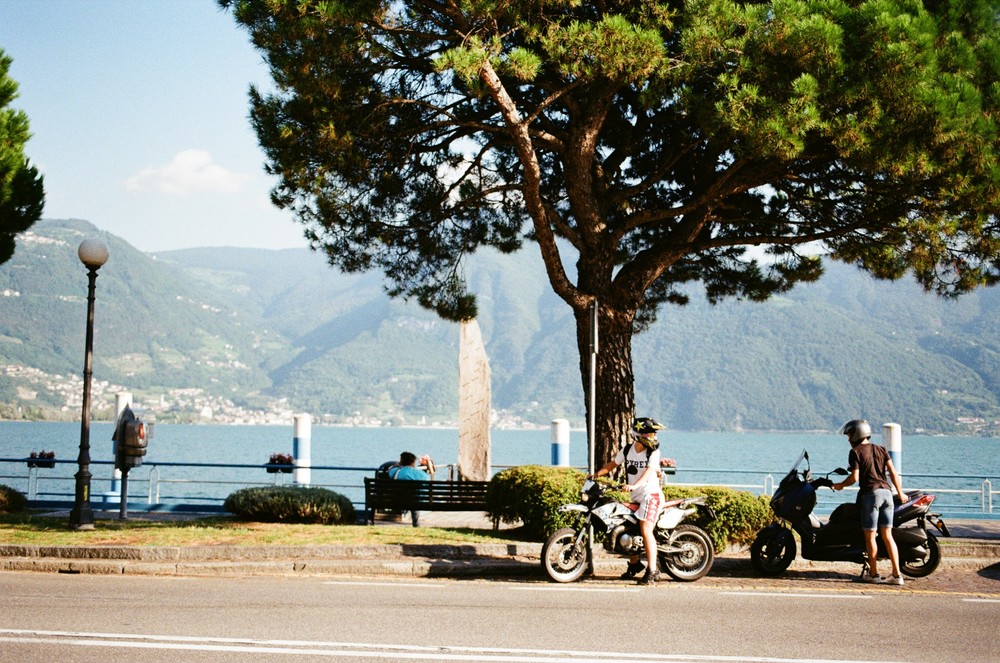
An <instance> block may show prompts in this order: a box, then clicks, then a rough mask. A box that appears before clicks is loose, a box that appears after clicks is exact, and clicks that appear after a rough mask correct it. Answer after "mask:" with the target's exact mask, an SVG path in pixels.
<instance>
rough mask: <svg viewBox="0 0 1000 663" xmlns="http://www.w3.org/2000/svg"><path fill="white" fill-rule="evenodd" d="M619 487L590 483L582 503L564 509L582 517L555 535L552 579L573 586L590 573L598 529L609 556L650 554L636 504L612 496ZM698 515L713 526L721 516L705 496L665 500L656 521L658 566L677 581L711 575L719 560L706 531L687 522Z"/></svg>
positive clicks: (548, 555) (548, 567)
mask: <svg viewBox="0 0 1000 663" xmlns="http://www.w3.org/2000/svg"><path fill="white" fill-rule="evenodd" d="M613 489H615V487H614V486H611V485H608V484H604V483H599V482H597V481H594V480H593V479H587V480H586V481H585V482H584V484H583V488H582V489H581V491H580V502H579V503H577V504H564V505H563V506H561V507H559V511H560V512H561V513H573V514H576V516H577V517H576V521H575V523H574V524H573V526H572V527H564V528H562V529H560V530H557V531H556V532H553V533H552V535H551V536H550V537H549V538H548V540H547V541H546V542H545V544H544V545H543V546H542V566H543V567H544V568H545V572H546V574H548V576H549V578H551V579H552V580H554V581H556V582H573V581H575V580H578V579H579V578H580V577H581V576H582V575H583V574H584V572H585V571H587V568H588V566H589V562H590V558H589V555H590V550H591V540H590V537H591V532H592V531H593V532H594V533H595V534H594V535H595V536H596V537H597V538H602V539H603V544H604V548H605V549H606V550H608V551H609V552H612V553H616V554H619V555H639V556H640V557H643V556H645V547H644V543H645V542H644V541H643V540H642V538H643V537H642V533H641V530H640V528H639V520H638V518H636V516H635V513H634V510H635V508H636V505H634V504H626V503H623V502H620V501H618V500H617V499H615V498H614V497H613V496H612V495H610V494H609V493H610V492H611V491H612V490H613ZM698 511H702V512H703V513H704V514H705V516H706V518H707V519H708V521H709V522H710V521H712V520H715V517H716V516H715V512H714V511H713V510H712V508H711V507H709V506H708V505H707V504H705V498H704V497H690V498H686V499H678V500H668V501H667V502H665V503H664V505H663V510H662V511H661V512H660V516H659V518H658V519H657V521H656V527H655V530H654V536H655V537H656V541H655V545H656V548H657V554H658V557H657V561H658V565H659V568H660V569H662V570H664V571H666V572H667V573H668V574H669V575H670V577H671V578H673V579H675V580H680V581H683V582H691V581H694V580H698V579H699V578H701V577H703V576H704V575H705V574H707V573H708V572H709V570H710V569H711V568H712V563H713V562H714V560H715V551H714V548H713V546H712V539H711V538H710V537H709V536H708V534H706V533H705V530H703V529H702V528H700V527H698V526H697V525H693V524H691V523H685V522H683V521H684V520H685V519H687V518H688V517H689V516H691V515H693V514H695V513H697V512H698ZM590 526H592V527H590Z"/></svg>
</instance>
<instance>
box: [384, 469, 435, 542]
mask: <svg viewBox="0 0 1000 663" xmlns="http://www.w3.org/2000/svg"><path fill="white" fill-rule="evenodd" d="M388 474H389V477H390V478H392V479H402V480H404V481H405V480H410V481H430V476H429V475H428V474H427V473H426V472H424V471H423V470H421V469H420V468H419V467H417V457H416V456H415V455H414V454H412V453H410V452H409V451H404V452H403V453H401V454H399V465H396V466H395V467H390V468H389V472H388ZM410 517H411V518H412V519H413V526H414V527H419V526H420V512H419V511H417V510H416V509H410Z"/></svg>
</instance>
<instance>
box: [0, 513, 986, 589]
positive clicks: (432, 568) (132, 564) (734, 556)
mask: <svg viewBox="0 0 1000 663" xmlns="http://www.w3.org/2000/svg"><path fill="white" fill-rule="evenodd" d="M98 517H99V518H100V517H101V515H100V514H98ZM107 517H109V518H110V517H114V516H112V515H110V514H109V515H108V516H107ZM151 517H155V516H151ZM946 522H947V525H948V528H949V530H950V531H951V534H952V536H951V537H939V543H940V544H941V549H942V563H941V567H942V568H953V569H977V570H981V569H986V568H990V569H997V570H998V571H1000V520H986V519H984V520H971V519H970V520H952V521H946ZM421 524H422V525H423V526H428V527H472V528H479V529H487V528H490V527H492V523H491V521H490V520H489V519H488V518H487V517H486V516H485V514H482V513H437V512H435V513H424V514H421ZM379 526H384V527H401V526H405V527H410V524H409V522H408V521H407V522H405V523H398V524H397V523H381V524H380V525H379ZM541 547H542V546H541V544H540V543H528V542H517V541H511V542H508V543H488V544H456V545H448V544H434V545H416V544H403V545H317V546H308V545H305V546H194V547H175V546H162V547H143V546H21V545H12V544H0V570H5V571H37V572H50V573H69V574H77V573H88V574H113V575H123V574H124V575H160V576H230V577H237V576H248V575H303V576H314V575H322V576H326V575H333V576H403V577H426V578H434V577H437V578H445V577H456V578H458V577H466V578H473V577H474V578H497V577H506V578H511V577H517V578H526V579H538V580H542V579H544V578H545V575H544V572H543V570H542V568H541V564H540V561H539V560H540V557H541ZM622 564H623V561H622V558H621V557H618V556H616V555H609V554H606V553H605V552H604V550H603V549H602V548H600V547H597V548H595V559H594V570H595V576H602V575H607V576H609V577H616V576H617V575H618V574H619V573H621V571H622V568H623V566H622ZM823 565H825V567H827V568H834V567H841V568H843V574H845V575H849V574H851V573H855V574H856V571H855V569H856V568H857V565H856V564H850V565H847V566H848V567H850V568H849V569H848V568H846V567H845V565H844V564H843V563H819V562H809V561H805V560H801V559H800V558H798V559H796V561H795V562H793V564H792V567H791V569H790V571H792V572H796V571H798V572H800V573H806V574H810V573H813V571H815V570H816V569H817V568H820V567H821V566H823ZM752 573H753V572H752V570H751V569H750V562H749V553H748V552H747V551H746V550H734V549H730V550H726V551H723V552H721V553H718V554H717V555H716V561H715V565H714V566H713V569H712V572H711V574H710V575H717V574H722V575H726V574H730V575H732V574H737V575H750V574H752ZM991 575H992V574H991ZM996 575H997V579H998V580H1000V573H998V574H996Z"/></svg>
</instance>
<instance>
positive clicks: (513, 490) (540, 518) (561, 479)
mask: <svg viewBox="0 0 1000 663" xmlns="http://www.w3.org/2000/svg"><path fill="white" fill-rule="evenodd" d="M585 477H586V475H585V474H584V473H583V472H581V471H580V470H575V469H573V468H568V467H550V466H542V465H521V466H519V467H512V468H509V469H506V470H503V471H501V472H498V473H497V474H496V475H494V477H493V478H492V479H491V480H490V485H489V488H488V489H487V491H486V511H487V513H489V515H490V517H491V518H493V519H494V520H500V521H502V522H504V523H507V524H514V523H517V522H518V521H520V522H522V523H523V524H524V530H523V533H524V535H525V536H527V537H528V538H529V539H531V540H538V541H544V540H545V539H546V538H547V537H548V535H549V534H551V533H552V532H554V531H556V530H557V529H559V528H560V527H565V526H566V525H568V524H569V522H570V520H571V517H570V516H569V515H566V514H561V513H559V512H558V511H557V509H558V508H559V507H560V506H562V505H563V504H567V503H570V502H574V503H575V502H579V501H580V487H581V486H583V481H584V478H585Z"/></svg>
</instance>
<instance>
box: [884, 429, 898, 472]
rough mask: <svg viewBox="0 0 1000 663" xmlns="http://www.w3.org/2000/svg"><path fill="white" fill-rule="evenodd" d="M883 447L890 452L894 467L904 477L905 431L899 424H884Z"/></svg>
mask: <svg viewBox="0 0 1000 663" xmlns="http://www.w3.org/2000/svg"><path fill="white" fill-rule="evenodd" d="M882 446H884V447H885V448H886V449H887V450H888V451H889V458H890V459H891V460H892V465H893V467H895V468H896V471H897V472H898V473H899V476H900V480H902V476H903V429H902V427H901V426H900V425H899V424H882Z"/></svg>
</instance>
